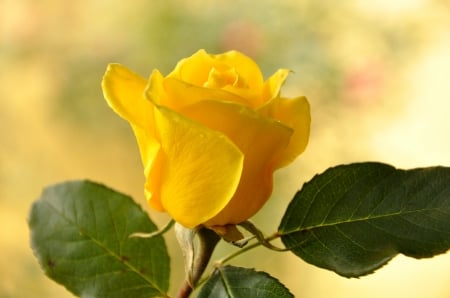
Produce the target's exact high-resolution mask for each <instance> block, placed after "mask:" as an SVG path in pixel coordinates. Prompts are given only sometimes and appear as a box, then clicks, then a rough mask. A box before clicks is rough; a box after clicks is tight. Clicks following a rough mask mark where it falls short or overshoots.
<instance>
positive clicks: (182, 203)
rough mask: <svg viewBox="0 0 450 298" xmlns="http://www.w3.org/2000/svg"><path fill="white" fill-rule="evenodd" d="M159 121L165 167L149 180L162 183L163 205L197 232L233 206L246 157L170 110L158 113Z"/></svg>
mask: <svg viewBox="0 0 450 298" xmlns="http://www.w3.org/2000/svg"><path fill="white" fill-rule="evenodd" d="M155 120H156V124H157V130H158V138H159V141H160V144H161V150H160V154H159V155H158V163H160V164H161V165H163V166H162V167H159V172H158V171H155V172H153V173H152V175H151V177H149V179H153V178H155V177H158V179H159V181H160V183H161V188H160V190H159V195H160V200H161V202H162V205H163V207H164V209H165V210H166V211H167V212H168V213H169V214H170V215H171V216H172V218H173V219H174V220H176V221H177V222H179V223H180V224H182V225H184V226H186V227H188V228H194V227H196V226H197V225H199V224H202V223H204V222H205V221H207V220H209V219H210V218H212V217H213V216H215V215H216V214H217V213H218V212H219V211H220V210H222V209H223V208H224V207H225V206H226V205H227V204H228V202H229V201H230V200H231V198H232V196H233V194H234V193H235V191H236V188H237V186H238V184H239V180H240V178H241V173H242V166H243V158H244V156H243V154H242V152H241V151H240V150H239V149H238V148H237V147H236V146H235V145H234V144H233V143H232V142H231V141H230V140H229V139H228V138H227V137H225V136H224V135H223V134H222V133H219V132H216V131H212V130H210V129H208V128H206V127H204V126H202V125H200V124H198V123H195V122H194V121H191V120H189V119H187V118H185V117H183V116H182V115H180V114H178V113H176V112H174V111H172V110H170V109H167V108H165V107H157V108H156V109H155ZM155 194H158V193H153V195H155Z"/></svg>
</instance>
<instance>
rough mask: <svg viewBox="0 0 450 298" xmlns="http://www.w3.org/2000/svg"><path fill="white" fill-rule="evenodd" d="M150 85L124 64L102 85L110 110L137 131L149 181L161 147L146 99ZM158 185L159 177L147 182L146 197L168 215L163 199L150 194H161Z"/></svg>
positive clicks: (112, 68) (111, 67)
mask: <svg viewBox="0 0 450 298" xmlns="http://www.w3.org/2000/svg"><path fill="white" fill-rule="evenodd" d="M146 85H147V82H146V81H145V80H144V79H143V78H141V77H140V76H138V75H137V74H135V73H133V72H131V71H130V70H128V69H127V68H125V67H124V66H122V65H120V64H110V65H108V68H107V70H106V73H105V75H104V77H103V81H102V87H103V92H104V96H105V98H106V101H107V102H108V104H109V106H110V107H111V108H112V109H113V110H114V111H115V112H116V113H117V114H119V115H120V116H121V117H122V118H124V119H125V120H127V121H128V122H129V123H130V124H131V127H132V128H133V132H134V134H135V136H136V140H137V142H138V145H139V151H140V154H141V159H142V163H143V165H144V174H145V176H146V177H149V176H150V175H151V172H155V171H158V168H159V164H158V163H157V161H158V160H157V159H156V156H157V154H158V152H159V147H160V146H159V143H158V142H157V141H156V139H155V128H154V127H155V124H154V117H153V104H152V103H151V102H150V101H148V100H147V99H146V98H145V97H144V90H145V88H146ZM158 183H159V181H158V180H157V177H156V178H155V179H154V180H152V181H149V180H148V179H147V182H146V186H145V190H146V193H145V196H146V198H147V200H148V201H149V204H150V205H151V206H152V207H153V208H155V209H156V210H159V211H164V208H163V206H162V204H161V202H160V201H159V196H155V195H153V194H152V191H150V190H155V191H157V187H156V186H157V185H158Z"/></svg>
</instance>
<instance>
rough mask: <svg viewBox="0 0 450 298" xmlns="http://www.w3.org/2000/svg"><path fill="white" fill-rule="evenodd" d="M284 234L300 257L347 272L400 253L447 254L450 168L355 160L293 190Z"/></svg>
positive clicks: (368, 270)
mask: <svg viewBox="0 0 450 298" xmlns="http://www.w3.org/2000/svg"><path fill="white" fill-rule="evenodd" d="M279 233H280V234H281V235H282V237H281V238H282V241H283V243H284V244H285V245H286V247H288V248H291V250H292V251H293V252H294V253H295V254H296V255H297V256H299V257H301V258H302V259H304V260H305V261H307V262H309V263H311V264H313V265H316V266H319V267H322V268H327V269H330V270H333V271H335V272H337V273H338V274H341V275H343V276H347V277H357V276H361V275H364V274H368V273H371V272H373V271H374V270H375V269H377V268H379V267H381V266H382V265H384V264H385V263H387V262H388V261H389V260H390V259H392V258H393V257H394V256H395V255H397V254H398V253H402V254H404V255H407V256H410V257H415V258H425V257H432V256H434V255H436V254H440V253H444V252H445V251H447V250H448V249H449V248H450V168H444V167H432V168H421V169H412V170H407V171H405V170H398V169H395V168H393V167H392V166H389V165H386V164H381V163H357V164H351V165H342V166H337V167H335V168H331V169H328V170H327V171H325V172H324V173H322V174H320V175H317V176H315V177H314V178H313V179H312V180H311V181H310V182H308V183H306V184H305V185H304V187H303V188H302V190H300V191H299V192H298V193H297V194H296V195H295V197H294V199H293V200H292V202H291V203H290V205H289V206H288V209H287V210H286V213H285V215H284V217H283V220H282V222H281V224H280V227H279Z"/></svg>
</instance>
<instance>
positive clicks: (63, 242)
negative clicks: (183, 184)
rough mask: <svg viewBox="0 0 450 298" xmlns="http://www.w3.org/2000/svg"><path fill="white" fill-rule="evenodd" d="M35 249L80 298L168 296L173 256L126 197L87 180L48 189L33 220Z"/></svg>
mask: <svg viewBox="0 0 450 298" xmlns="http://www.w3.org/2000/svg"><path fill="white" fill-rule="evenodd" d="M29 227H30V230H31V246H32V248H33V251H34V254H35V255H36V257H37V259H38V260H39V263H40V265H41V267H42V268H43V270H44V272H45V274H46V275H48V276H49V277H50V278H51V279H53V280H54V281H56V282H58V283H60V284H62V285H64V286H65V287H66V288H67V289H68V290H69V291H71V292H72V293H74V294H75V295H77V296H80V297H161V296H162V297H165V296H167V295H166V292H167V289H168V287H169V256H168V254H167V250H166V246H165V243H164V239H163V238H162V237H161V236H157V237H153V238H150V239H142V238H129V235H130V234H132V233H134V232H147V233H148V232H152V231H154V230H156V227H155V225H154V224H153V223H152V222H151V220H150V219H149V217H148V216H147V214H146V213H145V212H144V211H143V210H142V209H141V208H140V207H139V206H138V205H137V204H136V203H135V202H134V201H133V200H132V199H131V198H130V197H128V196H125V195H123V194H120V193H117V192H115V191H113V190H111V189H109V188H107V187H105V186H103V185H100V184H96V183H93V182H89V181H74V182H66V183H61V184H58V185H55V186H51V187H48V188H46V189H45V190H44V192H43V193H42V196H41V197H40V198H39V199H38V200H37V201H35V202H34V204H33V206H32V208H31V213H30V216H29Z"/></svg>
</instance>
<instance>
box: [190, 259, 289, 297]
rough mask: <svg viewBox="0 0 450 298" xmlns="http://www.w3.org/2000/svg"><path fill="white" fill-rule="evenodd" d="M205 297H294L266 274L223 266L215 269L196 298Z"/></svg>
mask: <svg viewBox="0 0 450 298" xmlns="http://www.w3.org/2000/svg"><path fill="white" fill-rule="evenodd" d="M207 297H214V298H219V297H233V298H240V297H242V298H249V297H264V298H270V297H294V296H293V295H292V294H291V293H290V292H289V290H288V289H287V288H286V287H285V286H284V285H283V284H282V283H280V282H279V281H278V280H277V279H275V278H273V277H272V276H270V275H269V274H267V273H266V272H258V271H255V270H253V269H247V268H240V267H233V266H224V267H217V268H216V269H215V271H214V273H213V275H212V276H211V278H210V279H209V280H208V281H207V282H206V284H205V285H204V286H203V288H202V289H201V291H200V293H199V295H198V298H207Z"/></svg>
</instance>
